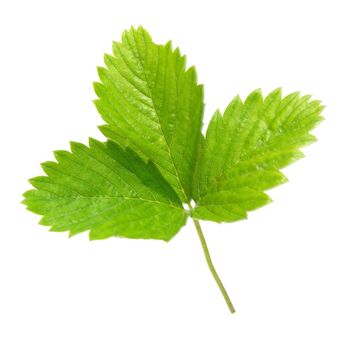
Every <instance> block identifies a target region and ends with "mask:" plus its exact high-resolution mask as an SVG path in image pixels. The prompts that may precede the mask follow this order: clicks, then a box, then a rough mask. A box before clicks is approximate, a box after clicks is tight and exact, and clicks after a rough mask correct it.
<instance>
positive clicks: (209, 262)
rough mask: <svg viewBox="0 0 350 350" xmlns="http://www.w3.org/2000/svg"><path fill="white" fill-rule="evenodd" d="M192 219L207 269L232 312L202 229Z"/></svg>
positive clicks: (232, 311) (232, 308)
mask: <svg viewBox="0 0 350 350" xmlns="http://www.w3.org/2000/svg"><path fill="white" fill-rule="evenodd" d="M192 220H193V222H194V226H195V227H196V230H197V233H198V236H199V239H200V241H201V244H202V248H203V252H204V256H205V260H206V261H207V264H208V266H209V270H210V272H211V274H212V275H213V277H214V279H215V281H216V284H217V285H218V287H219V289H220V291H221V294H222V295H223V297H224V299H225V301H226V304H227V306H228V308H229V309H230V311H231V313H234V312H235V311H236V310H235V308H234V307H233V305H232V302H231V300H230V297H229V296H228V294H227V292H226V289H225V287H224V285H223V284H222V282H221V279H220V277H219V275H218V273H217V272H216V270H215V267H214V265H213V262H212V260H211V257H210V253H209V249H208V246H207V242H206V241H205V238H204V235H203V231H202V228H201V225H200V224H199V221H198V220H195V219H193V218H192Z"/></svg>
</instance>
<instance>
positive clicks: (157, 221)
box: [24, 139, 187, 241]
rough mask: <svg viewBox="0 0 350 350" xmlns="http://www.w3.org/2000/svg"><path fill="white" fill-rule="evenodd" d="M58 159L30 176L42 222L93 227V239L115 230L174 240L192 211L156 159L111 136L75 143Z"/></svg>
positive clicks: (30, 199) (60, 227)
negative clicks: (143, 157)
mask: <svg viewBox="0 0 350 350" xmlns="http://www.w3.org/2000/svg"><path fill="white" fill-rule="evenodd" d="M71 150H72V151H71V152H68V151H57V152H55V157H56V159H57V163H55V162H46V163H43V164H42V168H43V169H44V171H45V173H46V174H47V176H39V177H35V178H33V179H31V180H30V182H31V184H32V185H33V186H34V187H35V188H36V190H30V191H28V192H26V193H25V194H24V197H25V200H24V203H25V204H26V205H27V206H28V209H29V210H31V211H33V212H35V213H37V214H40V215H43V218H42V220H41V224H43V225H48V226H52V230H53V231H70V235H71V236H72V235H75V234H77V233H80V232H83V231H87V230H90V238H91V239H103V238H108V237H111V236H123V237H128V238H154V239H162V240H165V241H168V240H170V239H171V238H172V237H173V236H174V235H175V234H176V233H177V232H178V231H179V229H180V228H181V227H182V226H183V225H184V224H185V222H186V218H187V214H186V212H185V210H184V209H183V208H182V204H181V201H180V199H179V198H178V196H177V195H176V193H175V192H174V191H173V190H172V188H171V187H170V186H169V185H168V183H167V182H166V181H165V180H164V179H163V177H162V176H161V174H160V173H159V171H158V170H157V169H156V167H155V166H154V165H153V164H152V163H148V164H146V163H145V162H144V161H143V160H141V159H140V158H139V157H138V156H137V155H136V154H135V153H134V152H133V151H131V150H123V149H121V148H120V147H119V146H117V145H116V144H114V143H113V142H111V141H108V142H107V144H104V143H101V142H98V141H96V140H93V139H91V140H90V147H87V146H84V145H83V144H80V143H71Z"/></svg>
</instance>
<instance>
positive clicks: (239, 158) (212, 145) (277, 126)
mask: <svg viewBox="0 0 350 350" xmlns="http://www.w3.org/2000/svg"><path fill="white" fill-rule="evenodd" d="M322 109H323V107H322V106H321V105H320V102H319V101H310V96H303V97H301V96H300V95H299V93H293V94H290V95H288V96H287V97H285V98H283V99H282V98H281V89H277V90H275V91H273V92H272V93H271V94H269V95H268V96H267V97H266V98H265V99H263V97H262V95H261V92H260V90H257V91H254V92H253V93H252V94H251V95H249V97H248V98H247V99H246V101H245V102H242V101H241V99H240V98H239V97H236V98H235V99H234V100H233V101H232V102H231V103H230V104H229V106H228V107H227V109H226V110H225V112H224V114H223V115H221V113H220V112H219V111H217V112H215V114H214V116H213V118H212V120H211V122H210V124H209V127H208V130H207V133H206V138H205V140H204V142H203V143H202V146H201V150H200V156H199V161H198V165H197V170H196V176H195V182H194V188H193V195H194V199H195V201H196V203H197V204H196V207H195V209H194V210H193V213H192V215H193V217H194V218H196V219H204V220H212V221H216V222H232V221H236V220H240V219H244V218H246V217H247V211H250V210H254V209H256V208H259V207H261V206H263V205H265V204H267V203H269V202H270V198H269V197H268V196H267V195H266V194H265V193H264V191H265V190H268V189H270V188H272V187H275V186H277V185H279V184H281V183H283V182H285V181H286V178H285V176H284V175H283V174H282V173H281V172H280V171H279V169H281V168H283V167H285V166H287V165H288V164H290V163H292V162H294V161H295V160H297V159H299V158H301V157H302V156H303V154H302V153H301V151H300V150H299V148H301V147H303V146H306V145H307V144H309V143H311V142H313V141H315V140H316V139H315V137H314V136H313V135H311V134H310V133H309V132H310V130H311V129H313V128H314V127H315V126H316V125H317V124H318V123H319V122H320V121H321V120H322V119H323V118H322V117H321V116H320V113H321V111H322Z"/></svg>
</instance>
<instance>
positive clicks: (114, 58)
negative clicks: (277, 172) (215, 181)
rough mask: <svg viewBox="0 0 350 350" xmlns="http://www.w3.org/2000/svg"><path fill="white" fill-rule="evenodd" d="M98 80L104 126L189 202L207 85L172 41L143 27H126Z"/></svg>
mask: <svg viewBox="0 0 350 350" xmlns="http://www.w3.org/2000/svg"><path fill="white" fill-rule="evenodd" d="M105 64H106V67H107V68H101V67H100V68H99V69H98V73H99V77H100V79H101V83H95V84H94V86H95V91H96V94H97V95H98V97H99V100H97V101H95V103H96V107H97V109H98V111H99V112H100V114H101V116H102V117H103V119H104V120H105V121H106V122H107V125H104V126H102V127H100V129H101V130H102V132H103V133H104V134H105V135H106V136H107V137H108V138H110V139H111V140H114V141H115V142H116V143H118V144H119V145H121V146H128V147H130V148H132V149H133V150H134V151H135V152H137V153H138V154H139V155H140V156H141V157H143V158H144V159H150V160H152V161H153V162H154V164H155V165H156V166H157V167H158V169H159V171H160V172H161V173H162V175H163V176H164V178H165V179H166V180H167V181H168V182H169V184H170V185H171V186H172V187H173V188H174V189H175V191H176V192H177V194H178V195H179V197H180V198H181V199H182V201H184V202H189V200H190V199H191V188H192V178H193V170H194V167H195V162H196V155H197V145H198V141H199V138H200V130H201V127H202V115H203V87H202V86H201V85H197V73H196V71H195V68H194V67H191V68H190V69H188V70H187V71H186V69H185V57H184V56H181V54H180V51H179V49H176V50H172V47H171V42H168V43H167V44H166V45H157V44H154V43H153V42H152V39H151V37H150V35H149V34H148V33H147V32H146V31H145V30H144V29H143V28H141V27H140V28H138V29H137V30H136V29H134V28H132V29H131V30H129V31H125V32H124V33H123V38H122V42H121V43H117V42H115V43H114V44H113V55H105Z"/></svg>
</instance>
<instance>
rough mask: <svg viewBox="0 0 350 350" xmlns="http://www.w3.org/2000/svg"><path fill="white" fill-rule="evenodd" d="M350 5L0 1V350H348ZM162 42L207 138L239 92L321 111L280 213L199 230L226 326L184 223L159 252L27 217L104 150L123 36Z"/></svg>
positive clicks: (273, 207) (291, 173) (158, 245)
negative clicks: (177, 51)
mask: <svg viewBox="0 0 350 350" xmlns="http://www.w3.org/2000/svg"><path fill="white" fill-rule="evenodd" d="M348 3H349V2H348V1H336V0H332V1H321V0H318V1H305V0H304V1H296V0H293V1H247V0H244V1H243V0H242V1H219V0H216V1H198V2H195V1H192V2H191V1H189V0H187V1H179V0H178V1H159V2H156V1H149V0H148V1H141V0H140V1H135V0H134V1H133V0H124V1H102V0H98V1H87V0H85V1H73V0H70V1H62V0H61V1H47V0H46V1H34V0H32V1H25V0H22V1H16V0H11V1H10V0H7V1H5V0H4V1H2V2H1V5H0V35H1V43H0V96H1V97H0V99H1V100H0V118H1V124H0V133H1V135H0V136H1V137H0V145H1V147H0V152H1V158H0V159H1V163H0V164H1V171H0V177H1V182H0V186H1V195H0V206H1V211H0V213H1V214H0V215H1V221H0V231H1V234H0V284H1V285H0V349H3V350H27V349H29V350H31V349H33V350H34V349H35V350H44V349H45V350H48V349H50V350H63V349H64V350H80V349H84V350H90V349H98V350H111V349H123V350H129V349H135V350H139V349H146V350H147V349H152V350H157V349H167V350H173V349H174V350H175V349H176V350H178V349H191V350H192V349H223V350H226V349H239V350H246V349H252V350H253V349H254V350H256V349H266V350H267V349H268V350H277V349H278V350H281V349H283V350H289V349H293V350H294V349H298V350H303V349H305V350H309V349H318V350H323V349H336V350H349V349H350V298H349V296H350V281H349V279H350V229H349V228H350V224H349V216H350V212H349V198H350V191H349V182H350V171H349V161H350V158H349V151H350V137H349V135H350V108H349V98H350V89H349V82H350V68H349V67H350V54H349V33H350V21H349V16H350V10H349V9H348V5H349V4H348ZM139 24H142V25H143V26H145V27H146V28H147V29H148V30H149V31H150V33H151V34H152V36H153V38H154V40H155V41H156V42H159V43H164V42H165V41H167V40H168V39H172V40H173V43H174V46H180V47H181V50H182V52H183V53H186V54H187V57H188V64H189V65H192V64H195V65H196V67H197V70H198V73H199V74H198V76H199V81H200V82H201V83H204V84H205V100H206V112H205V121H206V122H207V121H208V120H209V118H210V116H211V114H212V113H213V111H214V110H215V109H216V108H221V109H224V108H225V106H226V105H227V103H228V102H229V101H230V100H231V99H232V98H233V97H234V95H236V94H237V93H239V94H240V95H241V96H242V97H243V98H244V97H246V96H247V94H248V93H249V92H250V91H252V90H254V89H255V88H257V87H260V88H262V90H263V92H264V93H265V94H267V93H268V92H269V91H270V90H272V89H274V88H276V87H279V86H282V87H283V88H284V93H285V94H287V93H290V92H292V91H295V90H300V91H302V92H303V93H311V94H313V96H314V98H316V99H321V100H322V101H323V103H324V104H325V105H326V106H327V108H326V109H325V111H324V116H325V117H326V120H325V121H324V122H323V123H322V125H320V126H319V127H318V128H317V130H316V131H315V134H316V136H317V137H318V139H319V141H318V142H317V143H315V144H313V145H312V146H310V147H309V148H307V149H305V154H306V158H304V159H303V160H301V161H299V162H298V163H296V164H294V165H292V166H290V167H289V168H287V169H286V170H285V173H286V175H287V176H288V178H289V180H290V182H289V183H287V184H285V185H283V186H281V187H279V188H276V189H274V190H272V191H270V195H271V196H272V198H273V200H274V202H273V203H272V204H270V205H269V206H267V207H265V208H263V209H260V210H258V211H256V212H253V213H251V214H250V216H249V220H247V221H242V222H238V223H234V224H225V225H218V224H212V223H204V224H203V229H204V231H205V233H206V237H207V240H208V245H209V247H210V249H211V252H212V257H213V260H214V263H215V264H216V267H217V270H218V271H219V274H220V275H221V277H222V279H223V281H224V283H225V285H226V287H227V290H228V292H229V294H230V295H231V297H232V300H233V302H234V305H235V306H236V309H237V313H236V314H234V315H231V314H229V312H228V310H227V309H226V305H225V304H224V301H223V299H222V297H221V295H220V293H219V291H218V289H217V287H216V285H215V283H214V280H213V279H212V277H211V275H210V274H209V271H208V269H207V266H206V265H205V261H204V259H203V256H202V251H201V248H200V244H199V241H198V238H197V236H196V233H195V231H194V227H193V225H192V224H191V222H188V225H187V226H186V227H185V228H184V229H182V230H181V232H180V233H179V234H178V235H177V236H176V237H175V238H174V239H173V240H172V241H171V242H170V243H169V244H166V243H164V242H158V241H135V240H127V239H109V240H106V241H95V242H89V240H88V237H87V234H81V235H79V236H77V237H75V238H73V239H68V238H67V235H66V234H65V233H52V232H48V229H47V228H46V227H43V226H39V225H37V221H38V219H39V218H38V217H37V216H35V215H34V214H31V213H29V212H28V211H26V210H25V208H24V206H23V205H21V204H19V203H20V201H21V194H22V193H23V192H24V191H25V190H27V189H29V184H28V183H27V179H28V178H30V177H33V176H36V175H39V174H41V173H42V171H41V169H40V166H39V163H40V162H43V161H46V160H49V159H53V156H52V150H57V149H67V148H68V141H69V140H76V141H80V142H86V141H87V138H88V136H94V137H97V138H99V139H101V140H103V137H102V135H101V134H100V133H99V131H98V130H97V128H96V126H97V125H99V124H101V123H102V121H101V119H100V117H99V116H98V113H97V112H96V111H95V108H94V106H93V104H92V102H91V101H92V100H93V99H94V98H95V96H94V92H93V88H92V81H94V80H96V79H97V74H96V66H97V65H102V64H103V53H104V52H110V51H111V42H112V40H119V38H120V35H121V32H122V30H123V29H125V28H129V27H130V25H135V26H137V25H139Z"/></svg>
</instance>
